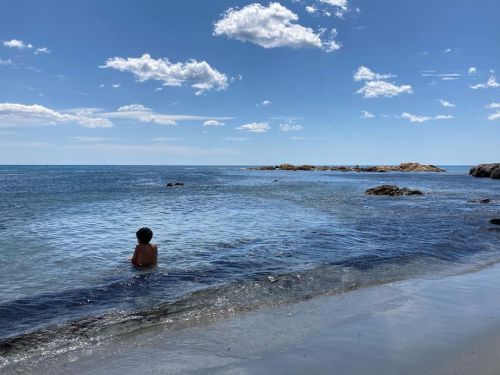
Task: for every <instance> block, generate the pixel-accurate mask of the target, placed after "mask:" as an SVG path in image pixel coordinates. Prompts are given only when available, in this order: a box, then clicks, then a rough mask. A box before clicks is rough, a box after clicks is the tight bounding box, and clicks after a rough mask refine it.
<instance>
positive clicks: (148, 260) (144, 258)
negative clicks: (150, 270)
mask: <svg viewBox="0 0 500 375" xmlns="http://www.w3.org/2000/svg"><path fill="white" fill-rule="evenodd" d="M157 259H158V247H157V246H156V245H153V244H141V243H140V244H138V245H137V246H136V247H135V251H134V256H133V257H132V259H131V262H132V264H133V265H135V266H140V267H145V266H153V265H155V264H156V261H157Z"/></svg>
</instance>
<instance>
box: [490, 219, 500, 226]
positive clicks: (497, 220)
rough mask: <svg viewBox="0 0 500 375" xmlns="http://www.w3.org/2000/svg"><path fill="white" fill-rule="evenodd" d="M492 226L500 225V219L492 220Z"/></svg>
mask: <svg viewBox="0 0 500 375" xmlns="http://www.w3.org/2000/svg"><path fill="white" fill-rule="evenodd" d="M490 224H494V225H500V219H490Z"/></svg>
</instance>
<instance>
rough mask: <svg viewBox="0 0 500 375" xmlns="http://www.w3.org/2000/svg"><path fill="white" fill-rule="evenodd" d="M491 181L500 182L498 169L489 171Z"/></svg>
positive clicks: (499, 170)
mask: <svg viewBox="0 0 500 375" xmlns="http://www.w3.org/2000/svg"><path fill="white" fill-rule="evenodd" d="M490 177H491V178H492V179H494V180H500V167H499V168H495V169H493V170H492V171H491V176H490Z"/></svg>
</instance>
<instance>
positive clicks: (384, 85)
mask: <svg viewBox="0 0 500 375" xmlns="http://www.w3.org/2000/svg"><path fill="white" fill-rule="evenodd" d="M356 92H357V93H358V94H363V97H364V98H378V97H381V96H383V97H386V98H390V97H393V96H397V95H400V94H404V93H407V94H411V93H412V92H413V90H412V88H411V86H410V85H401V86H396V85H394V84H392V83H390V82H386V81H368V82H365V85H364V86H363V87H361V88H360V89H359V90H358V91H356Z"/></svg>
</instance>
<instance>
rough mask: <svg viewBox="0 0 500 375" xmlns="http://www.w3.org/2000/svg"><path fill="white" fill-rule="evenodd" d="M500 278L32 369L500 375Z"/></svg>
mask: <svg viewBox="0 0 500 375" xmlns="http://www.w3.org/2000/svg"><path fill="white" fill-rule="evenodd" d="M499 279H500V264H495V265H493V266H489V267H487V268H484V269H480V270H479V271H475V272H471V273H464V274H458V275H453V276H447V277H438V276H434V277H432V278H431V277H427V278H419V279H410V280H406V281H400V282H394V283H390V284H385V285H380V286H374V287H368V288H363V289H358V290H355V291H351V292H348V293H344V294H341V295H334V296H325V297H318V298H315V299H312V300H308V301H305V302H300V303H296V304H292V305H286V306H280V307H271V308H264V309H262V310H258V311H254V312H250V313H247V314H244V315H239V316H235V317H231V318H228V319H224V320H221V321H216V322H207V323H206V324H202V325H193V326H190V325H189V324H188V325H187V327H186V328H183V329H179V330H171V331H168V330H148V331H145V332H142V333H140V334H137V335H128V336H126V337H122V338H121V339H120V340H117V341H112V342H109V343H107V344H104V345H102V346H99V347H96V348H95V349H94V350H88V349H87V350H85V351H84V352H80V353H70V354H67V355H64V356H63V357H61V358H58V357H55V358H51V359H47V360H46V361H44V362H41V363H38V364H37V367H36V368H35V369H33V368H32V369H30V370H31V372H33V373H68V372H69V373H81V374H86V373H95V372H105V373H111V374H119V373H146V372H147V373H169V374H170V373H172V374H176V373H192V372H202V373H224V374H233V373H237V374H239V373H245V374H246V373H248V374H258V373H270V372H272V373H278V374H299V373H306V372H309V373H319V374H322V373H332V372H333V373H342V374H351V373H356V374H397V373H405V374H421V373H426V374H448V373H450V374H470V373H475V374H493V373H498V370H499V369H500V358H498V355H497V350H496V348H497V347H498V344H499V343H500V314H499V313H498V311H500V283H499V282H498V281H499ZM5 370H6V372H5V373H11V372H16V371H19V368H16V367H13V368H6V369H5ZM21 370H22V369H21ZM9 371H10V372H9Z"/></svg>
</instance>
